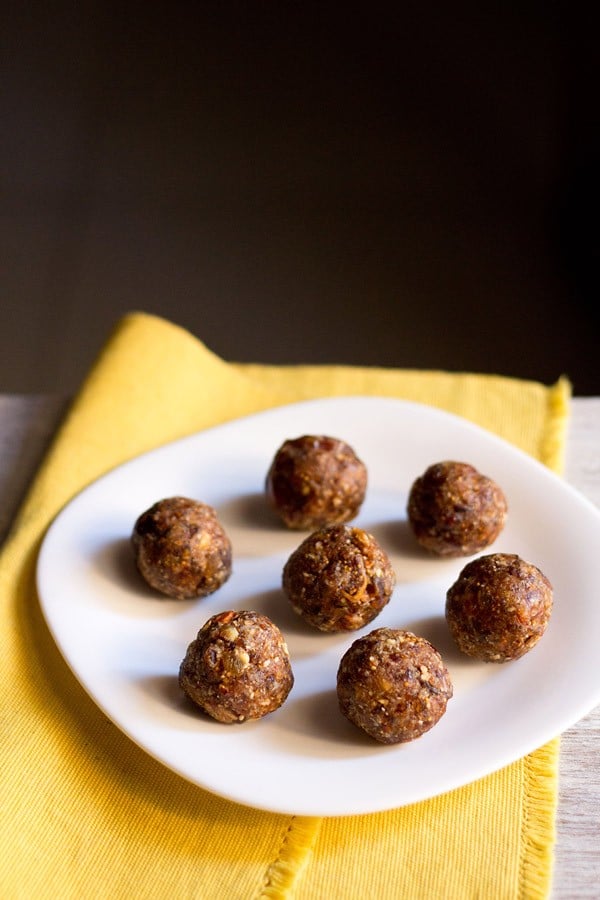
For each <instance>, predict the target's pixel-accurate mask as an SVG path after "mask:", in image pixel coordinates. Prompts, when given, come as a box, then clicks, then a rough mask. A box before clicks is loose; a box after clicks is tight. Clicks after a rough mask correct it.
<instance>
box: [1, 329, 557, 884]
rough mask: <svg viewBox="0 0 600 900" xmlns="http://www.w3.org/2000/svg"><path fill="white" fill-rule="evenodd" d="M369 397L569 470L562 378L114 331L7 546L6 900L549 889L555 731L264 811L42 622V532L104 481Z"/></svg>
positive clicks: (162, 332)
mask: <svg viewBox="0 0 600 900" xmlns="http://www.w3.org/2000/svg"><path fill="white" fill-rule="evenodd" d="M359 393H363V394H379V395H387V396H394V397H402V398H406V399H410V400H416V401H421V402H424V403H429V404H432V405H436V406H439V407H443V408H445V409H447V410H451V411H453V412H456V413H459V414H461V415H463V416H465V417H467V418H469V419H472V420H474V421H476V422H478V423H479V424H481V425H483V426H485V427H486V428H488V429H491V430H493V431H495V432H497V433H498V434H500V435H502V436H503V437H505V438H507V439H509V440H511V441H512V442H514V443H515V444H517V445H518V446H520V447H521V448H523V449H524V450H526V451H528V452H529V453H531V454H532V455H533V456H535V457H537V458H538V459H541V460H542V461H543V462H545V463H546V464H548V465H549V466H551V467H553V468H554V469H557V470H559V469H560V467H561V463H562V450H563V446H564V432H565V423H566V418H567V408H568V395H569V386H568V384H567V383H566V382H565V381H564V379H563V380H560V381H559V382H558V383H557V384H556V385H555V386H553V387H550V388H548V387H545V386H543V385H540V384H537V383H533V382H526V381H516V380H512V379H507V378H502V377H491V376H477V375H467V374H465V375H463V374H447V373H443V372H418V371H391V370H383V369H375V368H373V369H364V368H362V369H354V368H351V367H342V368H339V367H327V366H308V367H305V366H300V367H283V368H282V367H274V366H260V365H231V364H227V363H225V362H223V361H222V360H221V359H219V358H218V357H216V356H215V355H214V354H212V353H211V352H210V351H209V350H207V349H206V347H204V346H203V345H202V344H201V343H200V342H199V341H198V340H197V339H195V338H194V337H193V336H192V335H190V334H189V333H187V332H186V331H184V330H182V329H181V328H179V327H177V326H176V325H173V324H171V323H169V322H166V321H164V320H162V319H158V318H155V317H152V316H148V315H144V314H141V313H135V314H132V315H130V316H127V317H125V318H124V319H123V320H122V321H121V322H120V323H119V324H118V326H117V328H116V330H115V332H114V334H113V335H112V336H111V337H110V339H109V340H108V341H107V344H106V347H105V348H104V350H103V352H102V353H101V354H100V357H99V359H98V361H97V362H96V364H95V366H94V367H93V368H92V371H91V373H90V375H89V376H88V378H87V379H86V381H85V383H84V385H83V386H82V388H81V390H80V392H79V395H78V396H77V398H76V400H75V402H74V404H73V405H72V408H71V410H70V413H69V415H68V416H67V418H66V420H65V422H64V423H63V425H62V428H61V429H60V431H59V433H58V435H57V438H56V440H55V442H54V444H53V446H52V448H51V450H50V451H49V453H48V454H47V456H46V459H45V462H44V464H43V465H42V467H41V469H40V471H39V473H38V475H37V478H36V480H35V483H34V485H33V487H32V489H31V491H30V493H29V496H28V498H27V500H26V502H25V503H24V505H23V508H22V510H21V512H20V514H19V517H18V519H17V522H16V524H15V527H14V528H13V531H12V533H11V535H10V537H9V539H8V540H7V542H6V545H5V547H4V550H3V553H2V556H1V557H0V588H1V594H0V595H1V597H2V612H1V627H2V632H1V634H2V644H1V647H2V650H1V653H0V660H1V663H0V665H1V669H0V683H1V685H2V700H1V707H0V708H1V710H2V751H1V752H2V755H1V760H2V833H1V846H2V853H1V855H0V896H1V897H2V898H4V900H17V898H19V900H20V898H22V900H29V898H33V897H51V898H60V900H70V898H73V900H75V898H76V900H92V898H102V900H105V898H111V900H120V898H123V900H125V898H127V900H131V898H144V900H146V898H147V900H152V898H157V900H184V898H185V900H188V898H209V900H220V898H224V900H235V898H243V900H247V898H261V897H265V898H266V897H292V896H293V897H295V898H296V900H321V898H336V897H339V898H365V897H377V898H387V897H389V898H395V900H398V898H400V900H402V898H409V900H418V898H426V900H432V898H448V900H451V898H460V900H464V898H467V897H482V898H486V900H493V898H513V897H514V898H517V897H518V898H527V900H529V898H534V897H545V896H546V895H547V893H548V890H549V885H550V878H551V866H552V845H553V837H554V813H555V806H556V793H557V756H558V740H554V741H552V742H550V743H549V744H548V745H546V746H545V747H543V748H542V749H540V750H539V751H537V752H535V753H533V754H531V755H530V756H528V757H527V758H525V759H522V760H520V761H519V762H516V763H514V764H513V765H511V766H509V767H507V768H505V769H503V770H502V771H500V772H498V773H496V774H494V775H492V776H490V777H487V778H485V779H482V780H480V781H478V782H476V783H474V784H471V785H469V786H467V787H464V788H461V789H459V790H456V791H453V792H451V793H449V794H446V795H444V796H442V797H437V798H435V799H432V800H429V801H426V802H424V803H420V804H416V805H413V806H410V807H406V808H403V809H399V810H393V811H391V812H387V813H377V814H374V815H365V816H359V817H347V818H339V819H338V818H331V819H318V818H308V817H293V816H292V817H290V816H283V815H273V814H269V813H265V812H259V811H256V810H252V809H248V808H245V807H242V806H238V805H237V804H234V803H231V802H228V801H225V800H221V799H220V798H217V797H214V796H212V795H211V794H209V793H207V792H205V791H203V790H201V789H199V788H197V787H195V786H193V785H191V784H189V783H187V782H186V781H184V780H183V779H181V778H179V777H178V776H177V775H175V774H173V773H171V772H170V771H169V770H167V769H166V768H164V767H163V766H161V765H160V764H159V763H158V762H156V761H154V760H153V759H151V758H150V757H149V756H147V755H146V754H145V753H144V752H143V751H142V750H140V749H139V748H138V747H137V746H135V745H134V744H133V743H132V742H131V741H129V740H128V739H127V738H126V737H124V736H123V735H122V734H121V732H120V731H119V730H118V729H117V728H115V727H114V726H113V725H112V724H111V723H110V722H109V721H108V720H107V719H106V718H105V716H104V715H103V714H102V713H101V712H100V711H99V710H98V709H97V707H96V706H95V704H94V703H93V702H92V701H91V700H90V699H89V698H88V696H87V695H86V694H85V692H84V691H83V689H82V688H81V687H80V686H79V684H78V682H77V681H76V680H75V678H74V677H73V676H72V674H71V673H70V671H69V670H68V669H67V666H66V665H65V663H64V662H63V660H62V657H61V656H60V655H59V653H58V650H57V649H56V647H55V645H54V643H53V641H52V639H51V637H50V635H49V633H48V631H47V628H46V626H45V623H44V621H43V619H42V616H41V612H40V609H39V606H38V601H37V597H36V592H35V586H34V573H35V562H36V554H37V551H38V548H39V544H40V541H41V539H42V537H43V534H44V531H45V529H46V527H47V526H48V524H49V523H50V521H51V519H52V518H53V517H54V515H55V514H56V513H57V512H58V511H59V509H60V508H61V506H62V505H63V504H64V503H66V502H67V501H68V500H69V499H70V498H71V497H72V496H73V495H74V493H76V492H77V491H78V490H79V489H81V488H82V487H84V486H85V485H86V484H87V483H88V482H89V481H90V480H92V479H94V478H96V477H97V476H99V475H100V474H102V473H103V472H105V471H106V470H108V469H109V468H111V467H112V466H114V465H115V464H117V463H120V462H122V461H123V460H125V459H127V458H129V457H132V456H134V455H136V454H138V453H140V452H141V451H144V450H147V449H149V448H151V447H154V446H156V445H158V444H160V443H164V442H166V441H169V440H171V439H174V438H178V437H180V436H182V435H185V434H188V433H191V432H194V431H197V430H199V429H202V428H206V427H208V426H212V425H215V424H217V423H219V422H223V421H225V420H227V419H231V418H233V417H236V416H239V415H243V414H247V413H251V412H255V411H258V410H261V409H265V408H267V407H269V406H273V405H278V404H281V403H284V402H288V401H292V400H298V399H302V398H306V397H314V396H326V395H332V394H359ZM264 777H268V773H265V776H264Z"/></svg>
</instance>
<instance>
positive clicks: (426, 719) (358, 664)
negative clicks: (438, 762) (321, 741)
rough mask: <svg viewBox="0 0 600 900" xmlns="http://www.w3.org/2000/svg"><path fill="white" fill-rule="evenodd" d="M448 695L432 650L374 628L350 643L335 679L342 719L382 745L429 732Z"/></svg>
mask: <svg viewBox="0 0 600 900" xmlns="http://www.w3.org/2000/svg"><path fill="white" fill-rule="evenodd" d="M452 692H453V689H452V681H451V679H450V675H449V673H448V670H447V668H446V666H445V664H444V662H443V660H442V658H441V656H440V654H439V653H438V651H437V650H436V649H435V647H433V646H432V645H431V644H430V643H429V641H427V640H425V638H422V637H418V636H417V635H415V634H413V633H412V632H410V631H403V630H400V629H393V628H376V629H375V630H374V631H371V632H370V634H367V635H365V636H364V637H361V638H359V639H358V640H356V641H354V643H353V644H352V646H351V647H350V648H349V649H348V650H347V651H346V653H345V654H344V656H343V657H342V660H341V662H340V665H339V669H338V674H337V696H338V702H339V706H340V710H341V712H342V714H343V715H344V716H346V718H347V719H349V720H350V721H351V722H352V723H353V724H354V725H356V726H357V727H358V728H361V729H362V730H363V731H365V732H366V733H367V734H368V735H370V736H371V737H372V738H375V740H377V741H380V742H381V743H383V744H397V743H403V742H406V741H412V740H414V739H415V738H418V737H420V736H421V735H422V734H424V733H425V732H426V731H429V729H430V728H433V726H434V725H435V724H436V723H437V722H439V720H440V719H441V717H442V716H443V715H444V713H445V711H446V705H447V703H448V700H449V699H450V698H451V697H452Z"/></svg>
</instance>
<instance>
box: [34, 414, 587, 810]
mask: <svg viewBox="0 0 600 900" xmlns="http://www.w3.org/2000/svg"><path fill="white" fill-rule="evenodd" d="M308 433H312V434H318V433H324V434H331V435H333V436H336V437H340V438H343V439H344V440H347V441H348V442H349V443H350V444H351V445H352V446H353V447H354V449H355V450H356V452H357V453H358V455H359V456H360V457H361V458H362V459H363V460H364V462H365V463H366V465H367V467H368V471H369V489H368V494H367V499H366V501H365V503H364V505H363V508H362V510H361V512H360V514H359V516H358V517H357V518H356V519H355V521H354V524H357V525H359V526H360V527H362V528H365V529H367V530H368V531H370V532H372V533H373V534H374V535H375V536H376V537H377V538H378V539H379V541H380V543H381V544H382V545H383V546H384V547H385V549H386V550H387V551H388V553H389V555H390V558H391V560H392V563H393V565H394V568H395V571H396V574H397V581H398V583H397V587H396V589H395V592H394V595H393V597H392V600H391V601H390V603H389V604H388V606H387V607H386V608H385V609H384V610H383V612H382V613H381V614H380V616H379V617H378V618H377V619H376V620H375V621H374V622H373V623H371V624H370V625H369V626H368V627H367V628H365V629H362V630H361V631H357V632H353V633H351V634H342V635H327V634H322V633H320V632H316V631H313V630H311V629H309V627H308V626H306V625H304V624H303V623H302V621H301V620H300V619H299V618H298V617H297V616H296V615H295V614H294V613H293V611H291V609H290V608H289V607H288V604H287V601H286V599H285V597H284V596H283V594H282V592H281V571H282V568H283V565H284V563H285V561H286V559H287V558H288V556H289V554H290V553H291V552H292V551H293V550H294V549H295V547H296V546H297V545H298V544H299V543H300V541H301V540H302V538H303V537H304V536H305V535H304V533H298V532H290V531H287V530H285V529H284V528H283V527H282V526H280V525H279V524H278V522H277V521H276V520H275V518H274V517H273V516H272V514H271V513H270V512H269V511H268V510H267V509H266V506H265V502H264V495H263V485H264V479H265V474H266V472H267V469H268V467H269V464H270V462H271V460H272V458H273V456H274V453H275V451H276V450H277V448H278V447H279V446H280V444H281V443H282V442H283V441H284V440H285V439H286V438H289V437H297V436H299V435H301V434H308ZM442 459H456V460H462V461H465V462H470V463H472V464H473V465H475V466H476V467H477V468H478V469H479V470H480V471H481V472H483V473H485V474H487V475H489V476H490V477H492V478H494V479H495V480H496V481H498V483H499V484H500V485H501V486H502V487H503V489H504V491H505V493H506V495H507V499H508V503H509V518H508V522H507V525H506V527H505V530H504V532H503V533H502V535H501V536H500V537H499V539H498V540H497V541H496V543H495V544H494V545H493V548H490V549H489V550H487V551H486V552H491V550H493V551H505V552H510V553H518V554H519V555H520V556H522V557H523V558H524V559H526V560H528V561H529V562H532V563H534V564H535V565H537V566H538V567H539V568H541V569H542V570H543V571H544V572H545V574H546V575H547V576H548V577H549V578H550V580H551V582H552V583H553V586H554V611H553V614H552V619H551V622H550V625H549V627H548V630H547V632H546V634H545V635H544V637H543V638H542V640H541V641H540V643H539V644H538V645H537V647H535V648H534V649H533V650H532V651H531V652H530V653H529V654H528V655H527V656H525V657H523V658H522V659H520V660H518V661H515V662H511V663H506V664H504V665H495V664H484V663H478V662H474V661H472V660H469V659H468V658H466V657H461V656H460V654H459V653H458V652H457V651H456V650H455V648H454V646H453V644H452V641H451V639H450V638H449V635H448V633H447V630H446V625H445V620H444V604H445V594H446V590H447V589H448V587H449V586H450V585H451V584H452V583H453V582H454V580H455V579H456V577H457V576H458V574H459V572H460V570H461V569H462V567H463V566H464V565H465V564H466V562H467V560H466V559H462V560H451V561H449V560H438V559H434V558H431V557H429V556H427V555H425V553H424V552H421V551H420V549H419V548H418V547H417V546H416V544H415V543H414V541H413V539H412V538H411V535H410V534H409V531H408V526H407V523H406V516H405V507H406V499H407V495H408V491H409V489H410V486H411V484H412V482H413V480H414V479H415V478H416V477H417V476H418V475H420V474H421V473H422V472H423V470H424V469H425V468H426V466H428V465H429V464H430V463H433V462H437V461H439V460H442ZM176 494H180V495H187V496H190V497H194V498H197V499H200V500H203V501H205V502H208V503H210V504H212V505H213V506H215V507H216V509H217V511H218V513H219V516H220V519H221V521H222V523H223V525H224V527H225V528H226V530H227V531H228V533H229V535H230V537H231V540H232V544H233V553H234V568H233V574H232V576H231V578H230V579H229V581H228V582H227V583H226V584H225V585H224V586H223V587H222V588H221V589H220V590H219V591H217V592H216V593H215V594H213V595H212V596H211V597H208V598H205V599H203V600H196V601H184V602H182V601H172V600H169V599H163V598H161V597H159V596H158V595H156V594H154V593H152V592H151V591H150V589H149V588H147V587H146V586H145V584H144V583H143V582H142V581H141V579H140V578H139V576H138V575H137V573H136V571H135V570H134V566H133V560H132V556H131V551H130V546H129V538H130V534H131V530H132V527H133V523H134V522H135V519H136V518H137V516H138V515H139V514H140V513H141V512H142V511H143V510H144V509H146V508H147V507H148V506H150V505H151V504H152V503H153V502H155V501H156V500H158V499H160V498H162V497H167V496H173V495H176ZM599 551H600V514H599V513H598V511H597V510H596V509H595V508H594V507H593V506H592V504H590V503H588V502H587V501H586V500H585V499H584V498H583V497H581V496H580V495H579V494H578V493H576V492H575V491H574V490H572V489H571V488H570V487H568V486H567V485H566V484H564V483H563V482H562V481H561V480H560V479H559V478H558V477H556V476H555V475H553V474H552V473H551V472H549V471H548V470H547V469H546V468H545V467H543V466H542V465H540V464H539V463H537V462H536V461H534V460H532V459H531V458H530V457H529V456H527V455H526V454H524V453H522V452H520V451H518V450H516V449H515V448H513V447H512V446H511V445H509V444H507V443H506V442H504V441H502V440H500V439H499V438H497V437H495V436H494V435H491V434H489V433H488V432H486V431H483V430H482V429H480V428H478V427H476V426H475V425H473V424H471V423H469V422H467V421H465V420H463V419H461V418H458V417H456V416H452V415H450V414H448V413H445V412H442V411H439V410H437V409H434V408H431V407H427V406H422V405H419V404H413V403H407V402H403V401H398V400H390V399H383V398H360V397H359V398H357V397H345V398H335V399H327V400H317V401H310V402H306V403H300V404H295V405H292V406H286V407H280V408H277V409H274V410H270V411H268V412H266V413H261V414H259V415H256V416H251V417H248V418H245V419H241V420H237V421H234V422H232V423H229V424H227V425H224V426H220V427H218V428H215V429H212V430H209V431H205V432H202V433H199V434H197V435H194V436H191V437H189V438H186V439H184V440H181V441H178V442H176V443H173V444H169V445H167V446H164V447H161V448H159V449H157V450H155V451H152V452H150V453H147V454H145V455H143V456H140V457H138V458H137V459H135V460H133V461H131V462H129V463H127V464H125V465H123V466H121V467H119V468H117V469H115V470H113V471H112V472H110V473H109V474H107V475H105V476H104V477H102V478H100V479H99V480H98V481H96V482H95V483H93V484H92V485H91V486H90V487H88V488H86V489H85V490H84V491H83V492H82V493H80V494H79V495H78V496H77V497H75V499H74V500H72V501H71V503H70V504H69V505H68V506H67V507H65V509H64V510H63V511H62V512H61V513H60V514H59V515H58V517H57V518H56V519H55V521H54V523H53V524H52V526H51V527H50V529H49V531H48V533H47V536H46V538H45V541H44V543H43V546H42V549H41V552H40V556H39V562H38V588H39V596H40V602H41V606H42V610H43V613H44V616H45V618H46V621H47V623H48V625H49V627H50V630H51V632H52V634H53V636H54V639H55V640H56V642H57V644H58V646H59V648H60V650H61V652H62V654H63V655H64V657H65V659H66V661H67V662H68V664H69V665H70V667H71V669H72V670H73V672H74V673H75V675H76V676H77V678H78V679H79V680H80V682H81V683H82V684H83V686H84V687H85V689H86V690H87V691H88V692H89V694H90V695H91V696H92V698H93V699H94V700H95V702H96V703H97V704H98V706H99V707H100V708H101V709H102V710H103V711H104V712H105V713H106V714H107V715H108V716H109V717H110V718H111V719H112V720H113V721H114V722H115V723H116V724H117V725H118V726H119V727H120V728H121V729H122V730H123V731H124V732H125V733H126V734H127V735H129V737H130V738H131V739H132V740H134V741H135V742H136V743H137V744H139V746H140V747H142V748H143V749H144V750H146V751H147V752H148V753H150V754H151V755H152V756H154V757H155V758H156V759H158V760H160V761H161V762H162V763H164V764H165V765H166V766H168V767H169V768H171V769H172V770H174V771H176V772H178V773H180V774H181V775H182V776H183V777H184V778H186V779H188V780H189V781H191V782H193V783H195V784H197V785H200V786H202V787H204V788H206V789H208V790H210V791H212V792H214V793H216V794H219V795H221V796H224V797H227V798H229V799H231V800H235V801H238V802H240V803H243V804H247V805H250V806H255V807H259V808H262V809H267V810H271V811H275V812H285V813H296V814H300V815H347V814H355V813H366V812H375V811H379V810H384V809H389V808H393V807H396V806H402V805H405V804H408V803H412V802H415V801H419V800H423V799H425V798H427V797H431V796H434V795H436V794H439V793H442V792H445V791H447V790H450V789H452V788H455V787H458V786H460V785H463V784H466V783H469V782H471V781H474V780H475V779H478V778H480V777H481V776H483V775H486V774H488V773H490V772H492V771H494V770H497V769H499V768H501V767H502V766H504V765H506V764H508V763H510V762H512V761H513V760H515V759H517V758H519V757H521V756H523V755H524V754H526V753H528V752H529V751H531V750H534V749H535V748H536V747H538V746H540V745H541V744H542V743H544V742H545V741H546V740H548V739H550V738H552V737H554V736H555V735H557V734H558V733H560V732H561V731H563V730H564V729H565V728H567V727H569V726H570V725H572V724H573V723H575V722H576V721H577V720H578V719H580V718H581V717H582V716H584V715H585V714H586V713H587V712H589V711H590V710H591V709H592V708H593V707H594V706H595V705H596V704H597V703H598V702H600V667H598V661H597V660H598V647H599V646H600V601H599V600H598V585H599V584H600V552H599ZM225 609H254V610H257V611H260V612H263V613H266V614H267V615H268V616H270V617H271V618H272V619H273V620H274V621H275V622H276V623H277V624H278V625H279V627H280V628H281V629H282V631H283V633H284V634H285V637H286V640H287V643H288V646H289V648H290V653H291V657H292V665H293V669H294V674H295V685H294V688H293V690H292V692H291V694H290V695H289V697H288V700H287V701H286V703H285V704H284V706H283V707H282V708H281V709H279V710H277V711H276V712H275V713H272V714H271V715H269V716H266V717H265V718H264V719H262V720H260V721H257V722H249V723H244V724H241V725H221V724H219V723H217V722H214V721H212V720H210V719H208V718H206V717H204V716H203V715H202V714H200V713H197V712H196V711H195V710H194V708H193V707H192V706H191V704H189V703H188V702H187V701H186V700H185V698H183V697H182V695H181V693H180V691H179V688H178V686H177V673H178V669H179V664H180V662H181V660H182V658H183V656H184V654H185V650H186V648H187V645H188V644H189V642H190V641H191V640H192V639H193V638H194V637H195V635H196V633H197V631H198V630H199V628H200V627H201V626H202V624H203V623H204V622H205V621H206V619H207V618H208V617H209V616H211V615H213V614H214V613H217V612H220V611H222V610H225ZM382 625H386V626H391V627H400V628H407V629H409V630H412V631H414V632H416V633H417V634H420V635H423V636H424V637H426V638H428V639H429V640H431V641H432V642H433V643H434V644H435V645H436V646H437V647H438V649H439V650H440V652H441V653H442V655H443V656H444V658H445V660H446V663H447V665H448V668H449V670H450V673H451V676H452V679H453V682H454V697H453V699H452V700H451V701H450V702H449V704H448V709H447V712H446V714H445V716H444V717H443V718H442V719H441V720H440V722H439V723H438V724H437V725H436V726H435V727H434V728H433V729H432V730H431V731H429V732H428V733H427V734H425V735H423V736H422V737H421V738H419V739H418V740H416V741H413V742H412V743H409V744H403V745H396V746H384V745H379V744H377V743H376V742H373V741H371V740H370V739H369V738H367V737H366V736H365V735H363V734H362V733H361V732H359V731H358V730H357V729H355V728H354V727H353V726H352V725H350V724H349V723H348V722H347V721H346V720H345V719H344V718H343V717H342V716H341V714H340V713H339V712H338V709H337V702H336V696H335V681H336V672H337V666H338V663H339V660H340V658H341V656H342V654H343V653H344V651H345V650H346V648H347V647H348V646H349V645H350V643H351V642H352V641H353V640H355V639H356V638H357V637H358V636H360V635H361V634H364V633H366V632H367V631H369V630H371V628H374V627H379V626H382Z"/></svg>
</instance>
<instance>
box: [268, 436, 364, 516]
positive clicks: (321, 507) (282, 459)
mask: <svg viewBox="0 0 600 900" xmlns="http://www.w3.org/2000/svg"><path fill="white" fill-rule="evenodd" d="M366 489H367V470H366V467H365V465H364V463H363V462H361V460H360V459H359V458H358V457H357V455H356V453H355V452H354V450H353V449H352V447H350V446H349V445H348V444H347V443H346V442H345V441H341V440H338V439H337V438H333V437H328V436H326V435H304V436H303V437H298V438H295V439H294V440H287V441H285V442H284V443H283V444H282V445H281V447H280V448H279V450H278V451H277V453H276V454H275V457H274V459H273V462H272V463H271V466H270V468H269V471H268V473H267V478H266V485H265V490H266V495H267V499H268V502H269V504H270V505H271V507H272V508H273V509H274V510H275V512H276V513H277V514H278V515H279V516H280V518H281V519H282V521H283V522H284V523H285V525H286V526H287V527H288V528H295V529H303V530H312V529H315V528H321V527H322V526H324V525H334V524H339V523H341V522H348V521H350V519H353V518H354V517H355V516H356V515H357V513H358V511H359V509H360V507H361V505H362V503H363V500H364V499H365V492H366Z"/></svg>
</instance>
